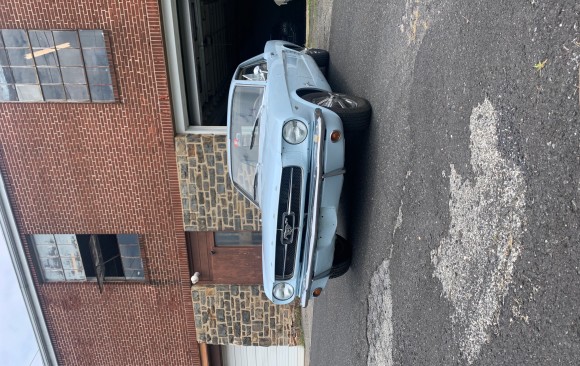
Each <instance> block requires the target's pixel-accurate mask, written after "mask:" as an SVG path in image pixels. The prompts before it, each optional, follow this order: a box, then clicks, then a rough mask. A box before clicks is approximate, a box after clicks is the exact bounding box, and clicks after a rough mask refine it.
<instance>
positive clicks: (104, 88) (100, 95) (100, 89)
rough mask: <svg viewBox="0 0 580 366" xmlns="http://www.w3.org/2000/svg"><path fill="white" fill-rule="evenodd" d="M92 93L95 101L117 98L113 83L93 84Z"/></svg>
mask: <svg viewBox="0 0 580 366" xmlns="http://www.w3.org/2000/svg"><path fill="white" fill-rule="evenodd" d="M91 95H92V97H93V101H95V102H113V101H114V100H115V95H114V94H113V87H112V86H111V85H91Z"/></svg>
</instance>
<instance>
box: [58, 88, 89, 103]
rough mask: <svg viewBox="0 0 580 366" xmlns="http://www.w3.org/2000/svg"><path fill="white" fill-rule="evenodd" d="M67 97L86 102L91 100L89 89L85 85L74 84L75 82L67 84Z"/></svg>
mask: <svg viewBox="0 0 580 366" xmlns="http://www.w3.org/2000/svg"><path fill="white" fill-rule="evenodd" d="M64 87H65V90H66V99H68V100H72V101H77V102H84V101H89V100H90V99H89V90H88V89H87V87H86V86H85V85H73V84H66V85H65V86H64Z"/></svg>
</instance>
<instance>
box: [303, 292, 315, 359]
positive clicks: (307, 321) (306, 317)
mask: <svg viewBox="0 0 580 366" xmlns="http://www.w3.org/2000/svg"><path fill="white" fill-rule="evenodd" d="M313 313H314V305H313V304H312V301H310V304H309V305H308V307H306V308H303V309H302V331H303V332H304V366H309V365H310V347H311V346H312V314H313Z"/></svg>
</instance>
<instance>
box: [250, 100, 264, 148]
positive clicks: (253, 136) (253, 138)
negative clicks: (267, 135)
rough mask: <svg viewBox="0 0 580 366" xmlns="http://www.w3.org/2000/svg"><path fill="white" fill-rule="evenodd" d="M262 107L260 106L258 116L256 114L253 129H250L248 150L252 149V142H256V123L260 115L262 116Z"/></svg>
mask: <svg viewBox="0 0 580 366" xmlns="http://www.w3.org/2000/svg"><path fill="white" fill-rule="evenodd" d="M263 107H264V105H263V104H262V105H261V106H260V109H259V110H258V114H256V120H255V121H254V127H252V139H251V140H250V150H252V148H253V147H254V141H255V140H256V129H257V128H258V123H259V122H260V115H261V114H262V109H263Z"/></svg>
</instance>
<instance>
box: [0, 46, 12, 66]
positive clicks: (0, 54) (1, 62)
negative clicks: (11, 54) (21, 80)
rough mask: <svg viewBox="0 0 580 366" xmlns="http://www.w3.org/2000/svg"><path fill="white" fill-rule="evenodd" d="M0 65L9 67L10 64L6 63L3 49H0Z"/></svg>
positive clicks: (6, 56) (6, 59)
mask: <svg viewBox="0 0 580 366" xmlns="http://www.w3.org/2000/svg"><path fill="white" fill-rule="evenodd" d="M0 65H2V66H10V63H9V62H8V55H6V51H5V50H4V49H3V48H0Z"/></svg>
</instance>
